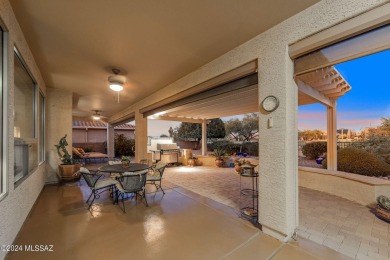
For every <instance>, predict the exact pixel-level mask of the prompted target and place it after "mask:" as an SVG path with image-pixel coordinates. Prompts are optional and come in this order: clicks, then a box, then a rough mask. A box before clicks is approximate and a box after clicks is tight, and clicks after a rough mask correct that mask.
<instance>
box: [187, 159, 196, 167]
mask: <svg viewBox="0 0 390 260" xmlns="http://www.w3.org/2000/svg"><path fill="white" fill-rule="evenodd" d="M187 164H188V165H189V166H191V167H194V166H196V160H195V159H188V161H187Z"/></svg>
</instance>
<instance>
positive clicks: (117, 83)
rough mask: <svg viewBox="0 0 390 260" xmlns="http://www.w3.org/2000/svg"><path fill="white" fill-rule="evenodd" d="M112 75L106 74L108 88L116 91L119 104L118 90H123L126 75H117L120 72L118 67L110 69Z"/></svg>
mask: <svg viewBox="0 0 390 260" xmlns="http://www.w3.org/2000/svg"><path fill="white" fill-rule="evenodd" d="M112 72H113V73H114V75H111V76H108V82H109V86H110V89H112V90H114V91H116V92H118V104H119V92H120V91H122V90H123V86H124V85H125V83H126V77H125V76H121V75H119V73H120V72H121V71H120V70H119V69H112Z"/></svg>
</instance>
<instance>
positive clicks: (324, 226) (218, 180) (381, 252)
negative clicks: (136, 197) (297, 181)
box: [165, 167, 390, 259]
mask: <svg viewBox="0 0 390 260" xmlns="http://www.w3.org/2000/svg"><path fill="white" fill-rule="evenodd" d="M165 178H166V180H169V181H170V182H172V183H174V184H176V185H179V186H181V187H184V188H186V189H188V190H191V191H192V192H195V193H197V194H200V195H202V196H205V197H208V198H211V199H213V200H215V201H218V202H220V203H222V204H225V205H227V206H229V207H232V208H233V209H234V210H235V212H236V214H237V215H238V209H239V208H240V195H239V194H240V192H239V190H240V177H239V175H237V174H236V173H235V172H234V169H232V168H216V167H193V168H192V167H173V168H167V170H166V173H165ZM243 181H245V183H244V185H250V184H249V183H248V179H247V178H245V179H243ZM299 217H300V225H299V229H298V235H299V237H302V238H307V239H309V240H312V241H314V242H316V243H318V244H321V245H324V246H327V247H329V248H332V249H334V250H336V251H338V252H341V253H343V254H345V255H347V256H350V257H352V258H356V259H390V258H389V252H390V225H389V224H388V223H386V222H384V221H382V220H380V219H378V218H377V217H376V216H375V215H374V214H373V213H371V212H370V209H369V208H367V207H364V206H362V205H360V204H357V203H355V202H352V201H349V200H346V199H343V198H340V197H337V196H333V195H330V194H327V193H324V192H319V191H315V190H310V189H307V188H303V187H300V189H299Z"/></svg>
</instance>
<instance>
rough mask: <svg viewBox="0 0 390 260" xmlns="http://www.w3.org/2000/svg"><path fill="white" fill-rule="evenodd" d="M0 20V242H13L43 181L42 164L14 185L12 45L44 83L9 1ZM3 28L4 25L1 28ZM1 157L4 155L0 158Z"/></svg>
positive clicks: (1, 5) (1, 4) (0, 3)
mask: <svg viewBox="0 0 390 260" xmlns="http://www.w3.org/2000/svg"><path fill="white" fill-rule="evenodd" d="M0 19H1V24H2V27H3V29H5V30H6V31H8V66H7V69H8V73H7V75H6V76H7V86H6V87H7V88H8V96H7V99H8V108H7V113H8V125H7V126H4V128H6V129H7V130H8V136H9V137H8V164H7V167H8V169H7V171H6V172H7V182H8V194H7V195H6V196H5V197H4V198H3V199H2V200H1V201H0V230H1V231H0V244H1V245H7V244H8V245H9V244H12V242H13V241H14V239H15V237H16V235H17V234H18V231H19V230H20V228H21V226H22V224H23V222H24V220H25V219H26V217H27V215H28V213H29V212H30V209H31V208H32V206H33V205H34V202H35V201H36V199H37V197H38V195H39V193H40V192H41V190H42V188H43V186H44V183H45V174H44V170H45V164H42V165H40V166H39V167H38V169H37V170H36V171H35V172H33V173H31V175H30V176H29V177H28V178H27V179H26V180H24V181H23V182H22V183H21V184H20V185H18V186H17V187H16V188H15V187H14V158H13V154H14V146H13V143H14V138H13V133H14V132H13V127H14V124H13V122H14V118H13V113H12V111H13V109H14V89H13V88H14V77H13V74H14V52H13V48H14V45H16V46H17V48H18V50H19V52H20V53H21V55H22V57H23V59H24V60H25V62H26V64H27V66H28V67H29V69H30V71H31V73H32V74H33V76H34V78H35V80H36V81H37V84H38V86H39V88H40V89H41V91H42V92H43V93H44V94H45V93H46V86H45V83H44V81H43V79H42V76H41V74H40V72H39V69H38V67H37V65H36V63H35V61H34V58H33V56H32V54H31V52H30V49H29V47H28V45H27V43H26V41H25V38H24V36H23V33H22V31H21V29H20V27H19V25H18V23H17V21H16V18H15V16H14V14H13V12H12V8H11V5H10V4H9V2H8V0H0ZM4 27H5V28H4ZM2 160H4V158H3V159H2ZM5 253H6V252H2V251H0V259H3V258H4V257H5Z"/></svg>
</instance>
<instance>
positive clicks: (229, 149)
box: [207, 140, 259, 156]
mask: <svg viewBox="0 0 390 260" xmlns="http://www.w3.org/2000/svg"><path fill="white" fill-rule="evenodd" d="M217 148H223V149H224V150H225V151H226V153H227V154H234V153H238V152H239V151H240V149H241V152H243V153H247V154H249V155H252V156H258V155H259V143H258V142H252V143H244V144H243V145H242V147H241V144H236V143H233V142H231V141H227V140H219V141H214V142H212V143H210V144H208V145H207V149H208V150H209V151H214V150H215V149H217Z"/></svg>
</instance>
